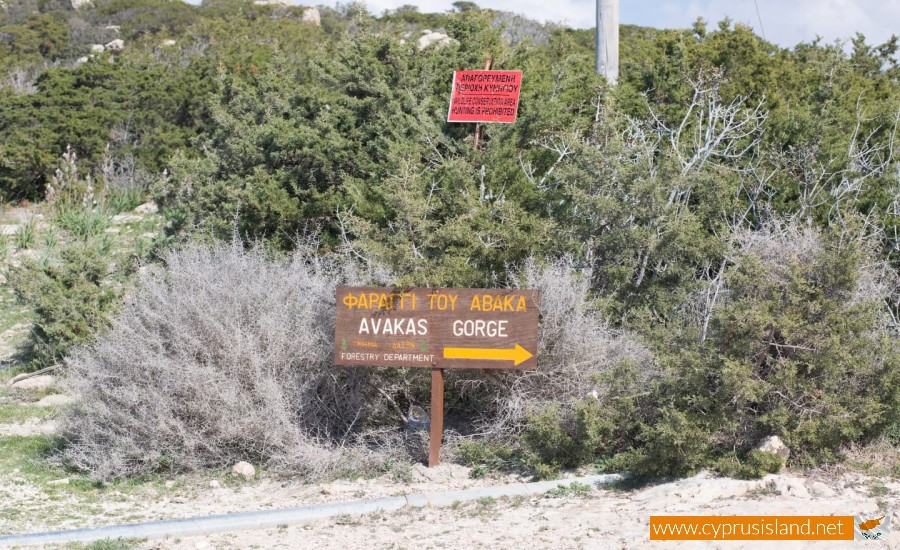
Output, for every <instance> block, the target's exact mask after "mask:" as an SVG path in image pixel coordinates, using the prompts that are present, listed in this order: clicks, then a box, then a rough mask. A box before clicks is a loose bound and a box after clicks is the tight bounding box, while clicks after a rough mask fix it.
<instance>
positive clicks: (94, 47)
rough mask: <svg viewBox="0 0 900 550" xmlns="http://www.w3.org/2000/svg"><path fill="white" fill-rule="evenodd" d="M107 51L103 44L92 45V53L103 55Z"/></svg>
mask: <svg viewBox="0 0 900 550" xmlns="http://www.w3.org/2000/svg"><path fill="white" fill-rule="evenodd" d="M104 51H106V49H105V48H104V47H103V44H93V45H91V53H103V52H104Z"/></svg>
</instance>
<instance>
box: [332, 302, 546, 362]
mask: <svg viewBox="0 0 900 550" xmlns="http://www.w3.org/2000/svg"><path fill="white" fill-rule="evenodd" d="M539 306H540V291H538V290H510V289H475V288H441V289H436V288H411V289H400V288H381V287H338V289H337V318H336V321H335V350H334V362H335V364H337V365H347V366H352V365H362V366H376V367H426V368H438V369H445V368H460V369H522V370H525V369H534V368H535V367H537V357H536V354H537V336H538V308H539Z"/></svg>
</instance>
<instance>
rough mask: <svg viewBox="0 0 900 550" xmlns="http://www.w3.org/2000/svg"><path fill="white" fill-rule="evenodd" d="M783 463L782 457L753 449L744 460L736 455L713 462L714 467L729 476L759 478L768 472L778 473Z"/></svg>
mask: <svg viewBox="0 0 900 550" xmlns="http://www.w3.org/2000/svg"><path fill="white" fill-rule="evenodd" d="M783 465H784V461H783V460H782V459H781V457H779V456H777V455H774V454H771V453H764V452H762V451H757V450H753V451H750V453H749V454H748V455H747V456H746V458H745V459H744V460H741V459H740V458H738V457H737V456H736V455H730V456H724V457H722V458H720V459H718V460H716V461H715V462H714V463H713V469H714V470H716V471H717V472H718V473H720V474H722V475H724V476H728V477H734V478H738V479H757V478H760V477H763V476H764V475H766V474H777V473H778V472H779V471H780V470H781V467H782V466H783Z"/></svg>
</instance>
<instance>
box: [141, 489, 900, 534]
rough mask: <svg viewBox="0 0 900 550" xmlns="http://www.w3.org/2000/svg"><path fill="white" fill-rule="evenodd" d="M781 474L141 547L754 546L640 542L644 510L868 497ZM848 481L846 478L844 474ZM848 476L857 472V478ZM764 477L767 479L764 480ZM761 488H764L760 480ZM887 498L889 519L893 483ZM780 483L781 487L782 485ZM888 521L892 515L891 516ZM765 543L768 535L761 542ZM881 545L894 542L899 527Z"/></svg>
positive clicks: (760, 509) (736, 509) (770, 511)
mask: <svg viewBox="0 0 900 550" xmlns="http://www.w3.org/2000/svg"><path fill="white" fill-rule="evenodd" d="M808 481H809V480H804V479H801V478H796V477H792V476H790V475H781V476H772V477H771V478H769V479H766V480H763V481H755V482H745V481H736V480H722V479H715V478H712V477H709V476H707V475H700V476H698V477H694V478H690V479H685V480H680V481H677V482H674V483H667V484H663V485H658V486H655V487H650V488H646V489H642V490H636V491H631V492H621V491H611V490H594V491H592V492H591V493H590V494H588V495H585V496H568V497H563V498H554V497H550V496H538V497H533V498H529V499H526V500H519V501H517V500H502V501H497V502H493V503H485V502H476V503H469V504H466V505H463V506H459V507H450V508H427V509H426V508H421V509H406V510H401V511H399V512H395V513H390V514H370V515H367V516H362V517H357V518H350V517H344V518H337V519H332V520H326V521H320V522H316V523H312V524H307V525H302V526H286V527H284V528H280V529H269V530H258V531H243V532H237V533H222V534H216V535H210V536H204V537H190V538H186V539H183V540H166V541H151V542H148V543H146V544H145V545H143V546H142V547H143V548H148V549H149V548H166V549H176V548H177V549H202V548H252V547H258V548H317V549H318V548H323V549H325V548H334V549H348V548H408V549H422V548H553V549H557V548H675V547H677V548H727V549H729V550H731V549H738V548H759V547H761V546H763V545H765V544H766V543H758V542H756V543H754V542H729V543H676V542H651V541H649V535H648V533H649V516H650V515H651V514H653V515H662V514H680V515H712V514H717V515H721V514H734V515H776V514H785V515H801V514H803V515H832V514H839V515H850V514H854V513H859V512H874V511H876V510H877V508H878V504H877V503H876V502H875V500H873V499H872V498H870V497H868V496H866V495H864V494H861V493H859V492H857V491H856V490H854V489H852V488H850V487H838V488H837V489H839V492H838V491H836V493H835V495H834V496H832V497H813V496H806V497H799V496H793V495H790V494H787V495H785V494H775V493H777V489H774V486H780V487H782V488H784V487H791V486H794V487H805V486H806V484H807V482H808ZM846 481H848V482H850V483H849V484H851V485H852V484H853V480H849V479H848V480H846ZM857 481H858V480H857ZM769 486H771V487H769ZM767 487H769V488H768V489H767ZM893 489H894V491H895V493H894V496H892V497H891V502H890V507H891V509H892V510H893V511H894V515H893V517H894V518H895V519H894V520H893V521H895V522H896V521H897V519H896V518H897V511H900V506H898V504H900V502H898V499H897V496H896V494H897V490H900V486H898V485H897V484H895V485H894V487H893ZM788 492H790V491H788ZM895 524H896V523H895ZM769 544H771V543H769ZM774 544H777V545H778V546H777V547H778V548H779V549H781V548H816V549H819V548H823V549H824V548H846V545H847V543H846V542H842V543H826V542H806V543H787V542H778V543H774ZM880 547H881V548H900V536H896V537H895V538H894V539H893V540H892V541H889V542H888V543H887V544H884V543H880Z"/></svg>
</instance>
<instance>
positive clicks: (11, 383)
mask: <svg viewBox="0 0 900 550" xmlns="http://www.w3.org/2000/svg"><path fill="white" fill-rule="evenodd" d="M3 334H4V335H6V333H5V332H4V333H3ZM29 376H31V374H30V373H27V372H23V373H21V374H17V375H15V376H13V377H12V380H10V381H9V385H10V386H12V385H13V384H15V383H16V382H18V381H19V380H23V379H25V378H28V377H29Z"/></svg>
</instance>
